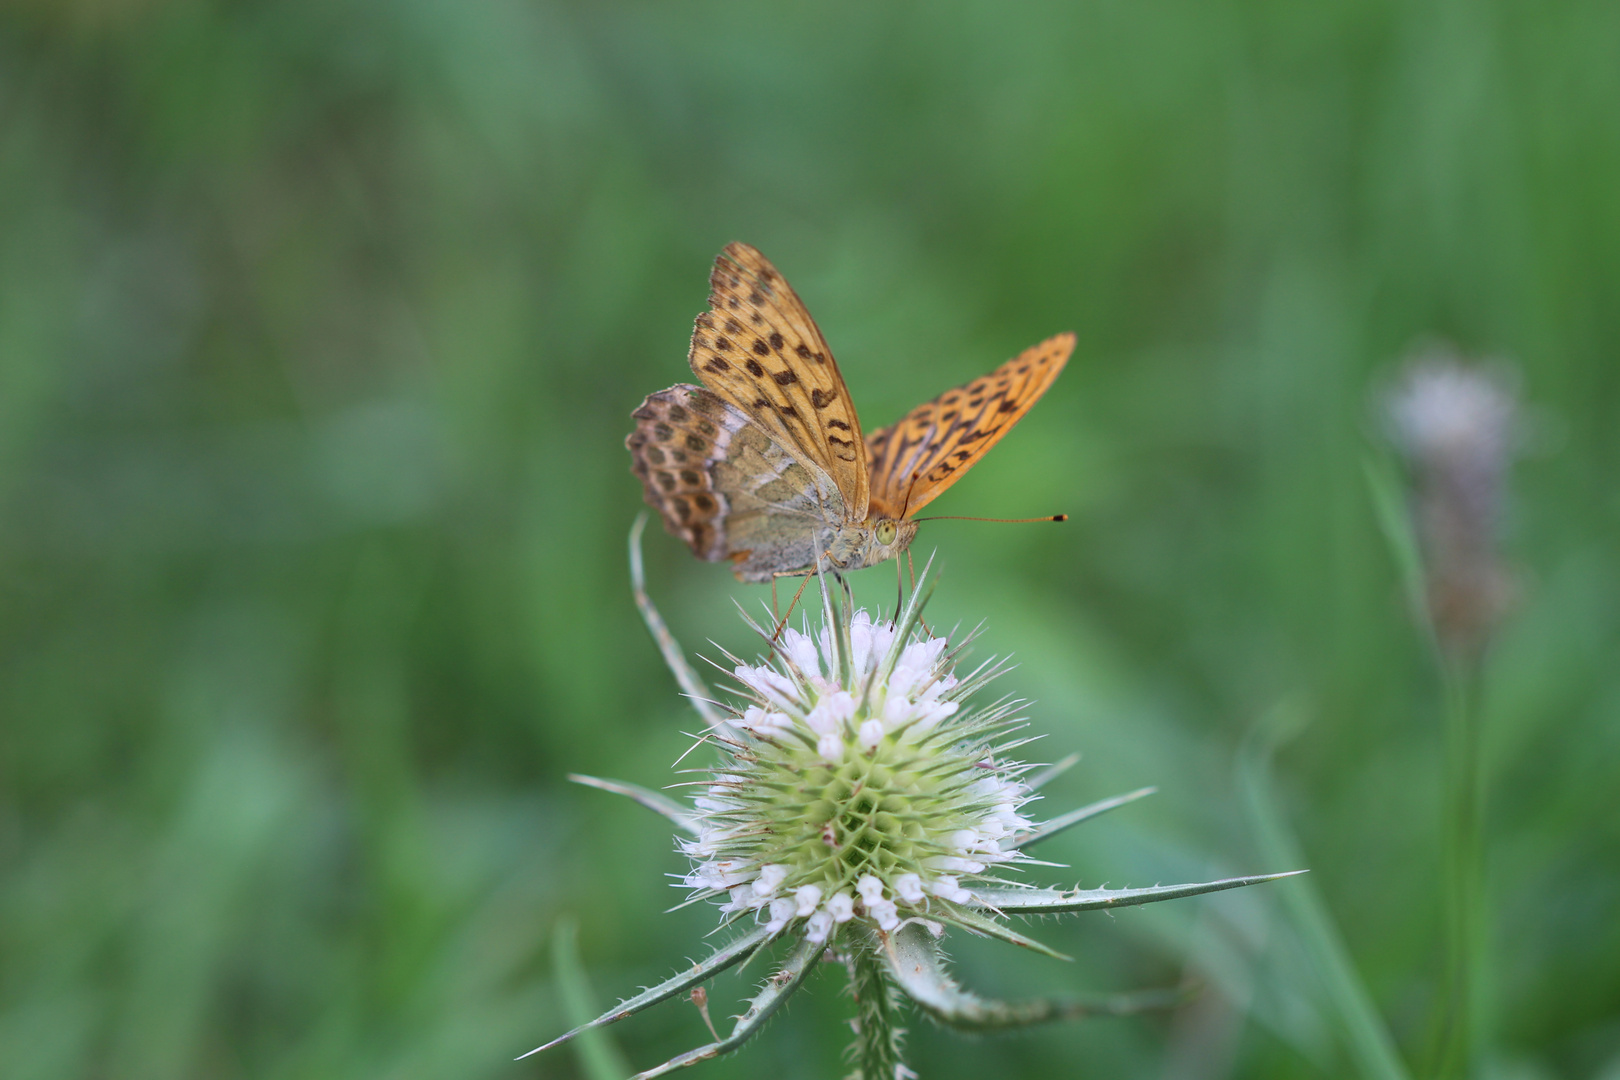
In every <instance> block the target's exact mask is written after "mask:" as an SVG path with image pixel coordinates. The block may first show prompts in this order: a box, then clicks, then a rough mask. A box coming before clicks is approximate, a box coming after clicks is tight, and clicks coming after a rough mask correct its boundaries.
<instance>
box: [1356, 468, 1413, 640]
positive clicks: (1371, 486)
mask: <svg viewBox="0 0 1620 1080" xmlns="http://www.w3.org/2000/svg"><path fill="white" fill-rule="evenodd" d="M1362 472H1363V473H1364V474H1365V475H1366V477H1367V490H1368V491H1369V492H1370V493H1371V495H1372V502H1373V512H1374V513H1375V514H1376V515H1377V517H1378V527H1379V530H1380V531H1381V532H1382V533H1383V534H1384V539H1385V540H1387V541H1388V542H1389V550H1390V554H1391V555H1393V556H1394V558H1395V571H1396V573H1398V574H1399V575H1400V579H1401V591H1402V592H1403V593H1405V594H1406V602H1407V604H1408V605H1409V606H1410V607H1411V610H1412V613H1413V616H1414V617H1415V618H1417V619H1419V620H1421V621H1422V622H1423V624H1424V625H1425V626H1427V625H1428V615H1427V612H1428V601H1427V598H1426V597H1425V595H1424V594H1425V591H1426V590H1425V586H1424V580H1425V575H1424V572H1423V555H1422V552H1421V551H1420V550H1419V548H1418V541H1417V532H1416V530H1414V529H1413V527H1412V514H1411V512H1410V510H1409V509H1408V508H1407V505H1406V487H1405V485H1404V484H1402V483H1401V481H1400V478H1399V477H1397V476H1396V475H1395V465H1394V463H1393V461H1391V460H1390V458H1389V455H1387V454H1380V455H1375V454H1371V453H1369V454H1367V455H1366V457H1364V458H1363V459H1362Z"/></svg>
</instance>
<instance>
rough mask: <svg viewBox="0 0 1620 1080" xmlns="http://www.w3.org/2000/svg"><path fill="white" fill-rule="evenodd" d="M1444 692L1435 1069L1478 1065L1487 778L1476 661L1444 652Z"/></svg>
mask: <svg viewBox="0 0 1620 1080" xmlns="http://www.w3.org/2000/svg"><path fill="white" fill-rule="evenodd" d="M1440 675H1441V683H1442V692H1443V694H1444V697H1445V725H1446V728H1445V730H1446V763H1445V799H1446V805H1445V834H1444V840H1443V842H1444V858H1443V862H1442V866H1443V869H1444V872H1445V949H1446V953H1445V976H1444V979H1443V981H1442V987H1443V994H1442V997H1441V1009H1442V1012H1441V1016H1440V1031H1439V1039H1438V1043H1439V1047H1438V1053H1437V1056H1436V1061H1435V1070H1434V1074H1435V1075H1436V1076H1438V1077H1441V1078H1449V1077H1461V1076H1470V1075H1473V1074H1474V1072H1475V1071H1476V1067H1477V1066H1478V1063H1479V1062H1478V1043H1479V1040H1478V1036H1479V1017H1480V991H1481V987H1482V974H1483V973H1482V970H1481V969H1482V959H1483V932H1484V914H1485V913H1484V847H1483V817H1484V783H1483V777H1482V769H1481V764H1480V732H1479V710H1478V699H1479V693H1478V690H1479V665H1478V664H1477V663H1475V662H1474V660H1473V658H1472V657H1467V656H1449V657H1442V659H1441V663H1440Z"/></svg>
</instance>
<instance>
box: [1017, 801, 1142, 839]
mask: <svg viewBox="0 0 1620 1080" xmlns="http://www.w3.org/2000/svg"><path fill="white" fill-rule="evenodd" d="M1158 790H1159V789H1158V788H1152V787H1145V788H1138V789H1137V790H1135V791H1130V792H1127V793H1125V794H1124V795H1115V796H1114V797H1113V798H1111V799H1102V800H1100V801H1098V802H1094V803H1092V804H1091V805H1089V806H1082V807H1081V808H1080V809H1078V810H1070V811H1069V812H1068V813H1067V814H1059V815H1058V816H1057V817H1055V818H1053V819H1052V820H1051V821H1043V822H1041V823H1040V824H1039V825H1037V826H1036V827H1035V828H1034V829H1033V830H1031V831H1029V832H1027V833H1024V834H1023V835H1022V836H1019V837H1016V838H1014V840H1013V842H1012V844H1011V845H1010V846H1011V847H1015V848H1022V847H1028V846H1029V845H1030V844H1034V843H1037V842H1039V841H1041V840H1045V839H1048V838H1049V837H1053V836H1056V835H1057V834H1058V833H1060V832H1062V831H1063V830H1064V829H1068V828H1072V827H1073V826H1075V825H1078V824H1080V823H1081V822H1082V821H1090V820H1091V819H1092V818H1094V817H1096V816H1097V815H1099V814H1106V813H1108V811H1110V810H1114V809H1117V808H1118V807H1121V806H1124V805H1125V804H1126V803H1132V802H1135V801H1136V800H1137V799H1141V798H1144V797H1146V796H1148V795H1152V794H1153V793H1154V792H1155V791H1158Z"/></svg>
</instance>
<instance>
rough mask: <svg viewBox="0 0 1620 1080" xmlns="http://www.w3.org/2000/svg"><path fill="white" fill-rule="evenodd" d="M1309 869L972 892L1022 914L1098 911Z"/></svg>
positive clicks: (1255, 882)
mask: <svg viewBox="0 0 1620 1080" xmlns="http://www.w3.org/2000/svg"><path fill="white" fill-rule="evenodd" d="M1308 872H1309V871H1306V870H1289V871H1287V872H1286V873H1281V874H1257V875H1254V876H1252V877H1236V878H1224V879H1222V880H1220V881H1205V882H1201V883H1199V884H1196V885H1154V886H1152V887H1151V888H1146V889H1017V890H1007V891H1002V890H998V889H975V890H973V893H974V895H975V896H977V897H978V898H979V899H980V900H981V901H983V903H984V904H985V906H986V907H991V908H995V909H996V910H997V911H1005V912H1009V913H1014V914H1019V915H1052V914H1060V913H1062V912H1066V911H1097V910H1099V909H1102V908H1116V907H1130V906H1132V905H1134V904H1151V903H1154V902H1156V901H1159V900H1178V899H1180V898H1181V897H1184V896H1199V895H1201V894H1203V893H1212V892H1221V891H1222V890H1224V889H1241V888H1243V887H1244V886H1245V885H1258V884H1260V883H1261V882H1263V881H1280V880H1281V879H1283V878H1289V877H1293V876H1294V875H1296V874H1304V873H1308Z"/></svg>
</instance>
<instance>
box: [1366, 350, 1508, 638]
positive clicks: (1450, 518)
mask: <svg viewBox="0 0 1620 1080" xmlns="http://www.w3.org/2000/svg"><path fill="white" fill-rule="evenodd" d="M1513 382H1514V380H1513V379H1512V378H1511V374H1510V372H1508V371H1507V370H1506V369H1504V368H1502V367H1495V368H1492V367H1488V366H1486V365H1483V364H1480V363H1477V362H1470V361H1467V360H1464V359H1463V358H1462V357H1461V356H1459V355H1458V354H1457V353H1456V352H1455V350H1453V349H1451V348H1449V347H1445V346H1441V347H1436V348H1429V349H1426V350H1423V351H1421V352H1419V353H1417V354H1416V355H1414V356H1413V357H1412V359H1411V360H1410V361H1409V362H1408V363H1407V366H1406V370H1405V372H1404V373H1403V374H1402V375H1401V377H1400V379H1399V380H1398V382H1397V383H1396V385H1395V386H1394V388H1393V389H1392V390H1391V392H1390V393H1389V395H1388V399H1387V401H1386V414H1387V419H1388V423H1389V428H1390V436H1391V438H1392V440H1393V441H1394V443H1395V445H1396V446H1397V447H1398V448H1399V449H1400V451H1401V452H1402V454H1404V455H1405V457H1406V459H1407V462H1408V464H1409V465H1410V467H1411V469H1412V473H1413V479H1414V481H1415V485H1416V487H1415V490H1414V492H1413V514H1414V517H1415V519H1416V527H1417V537H1418V542H1419V544H1420V545H1421V548H1422V552H1423V562H1424V570H1425V577H1426V583H1427V596H1426V602H1427V604H1428V616H1429V619H1430V621H1431V623H1432V624H1433V626H1434V631H1435V634H1436V636H1437V637H1438V639H1439V643H1440V646H1441V648H1443V649H1444V650H1446V651H1447V652H1448V653H1453V654H1469V653H1473V652H1476V651H1477V650H1478V649H1480V648H1481V647H1483V646H1484V644H1485V642H1486V640H1487V639H1488V638H1489V636H1490V633H1491V630H1492V629H1493V628H1494V627H1495V626H1496V624H1497V622H1498V621H1499V619H1500V618H1501V616H1502V615H1503V614H1504V612H1505V610H1506V608H1507V606H1508V602H1509V599H1510V595H1511V582H1510V578H1509V575H1508V572H1507V570H1506V569H1505V568H1504V566H1503V565H1502V562H1501V560H1500V556H1499V552H1498V534H1499V531H1500V523H1501V516H1502V504H1503V498H1504V489H1505V484H1506V474H1507V468H1508V464H1509V462H1510V460H1511V458H1512V456H1513V453H1514V451H1515V449H1516V448H1517V441H1518V400H1517V397H1516V395H1515V392H1514V391H1515V387H1514V385H1513Z"/></svg>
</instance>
